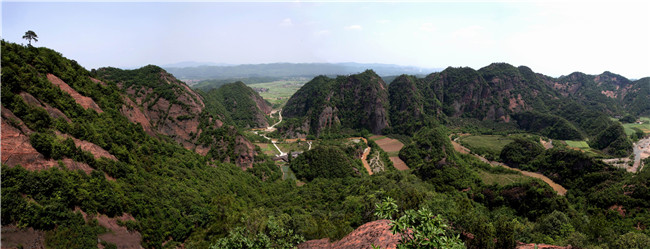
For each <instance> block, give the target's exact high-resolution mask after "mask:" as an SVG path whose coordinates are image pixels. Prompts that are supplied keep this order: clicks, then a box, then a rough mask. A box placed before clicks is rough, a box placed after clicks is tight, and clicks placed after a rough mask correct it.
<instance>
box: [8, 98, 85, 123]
mask: <svg viewBox="0 0 650 249" xmlns="http://www.w3.org/2000/svg"><path fill="white" fill-rule="evenodd" d="M19 95H20V96H21V97H22V98H23V100H24V101H25V102H26V103H27V104H30V105H35V106H40V107H43V108H44V109H45V111H47V113H48V114H50V116H51V117H52V118H63V119H65V121H68V123H70V122H72V121H71V120H70V119H69V118H68V116H66V115H65V114H64V113H63V112H62V111H60V110H59V109H57V108H54V107H52V106H50V105H48V104H47V103H42V102H41V101H39V100H38V99H36V98H35V97H34V96H32V95H31V94H29V93H26V92H21V93H20V94H19Z"/></svg>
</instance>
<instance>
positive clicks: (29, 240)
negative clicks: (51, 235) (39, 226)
mask: <svg viewBox="0 0 650 249" xmlns="http://www.w3.org/2000/svg"><path fill="white" fill-rule="evenodd" d="M1 230H2V248H18V246H22V248H34V249H41V248H45V232H43V231H41V230H34V228H31V227H30V228H17V227H16V226H15V225H9V226H2V229H1Z"/></svg>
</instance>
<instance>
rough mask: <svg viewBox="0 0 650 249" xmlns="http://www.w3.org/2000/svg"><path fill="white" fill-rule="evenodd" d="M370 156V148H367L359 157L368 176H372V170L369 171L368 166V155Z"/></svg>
mask: <svg viewBox="0 0 650 249" xmlns="http://www.w3.org/2000/svg"><path fill="white" fill-rule="evenodd" d="M369 154H370V147H367V148H365V149H364V150H363V155H361V162H362V163H363V167H364V168H366V170H367V171H368V175H372V170H371V169H370V164H368V155H369Z"/></svg>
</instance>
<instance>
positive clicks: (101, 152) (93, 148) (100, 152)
mask: <svg viewBox="0 0 650 249" xmlns="http://www.w3.org/2000/svg"><path fill="white" fill-rule="evenodd" d="M55 133H56V135H57V136H61V137H63V138H66V139H67V138H70V139H72V141H73V142H74V145H75V146H77V147H79V148H81V150H84V151H88V152H90V154H93V157H95V159H99V158H106V159H110V160H114V161H117V158H116V157H115V156H113V155H112V154H111V153H110V152H108V151H106V150H105V149H103V148H102V147H99V145H96V144H94V143H91V142H88V141H84V140H81V139H77V138H75V137H73V136H70V135H68V134H63V133H61V132H59V131H56V132H55Z"/></svg>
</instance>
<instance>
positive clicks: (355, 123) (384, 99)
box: [278, 70, 390, 135]
mask: <svg viewBox="0 0 650 249" xmlns="http://www.w3.org/2000/svg"><path fill="white" fill-rule="evenodd" d="M282 116H283V117H284V118H285V119H295V120H289V121H288V122H287V124H286V125H283V126H281V127H279V128H278V129H279V130H280V132H281V133H283V134H287V133H292V132H293V131H295V130H299V131H300V132H297V133H303V134H308V133H311V134H316V135H318V134H321V133H322V132H323V131H325V130H332V129H333V130H337V129H341V128H351V129H367V130H369V131H371V132H373V133H381V131H382V130H383V129H384V128H387V127H390V124H389V116H388V90H387V87H386V83H384V81H383V80H382V79H381V78H380V77H379V76H378V75H377V74H375V72H373V71H372V70H368V71H365V72H363V73H361V74H356V75H350V76H339V77H337V78H335V79H332V78H328V77H325V76H319V77H316V78H314V79H313V80H311V81H310V82H308V83H307V84H305V86H303V87H302V88H300V89H299V90H298V91H297V92H296V93H295V94H294V95H293V96H291V98H290V99H289V101H288V102H287V105H286V106H285V107H284V108H283V111H282Z"/></svg>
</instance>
